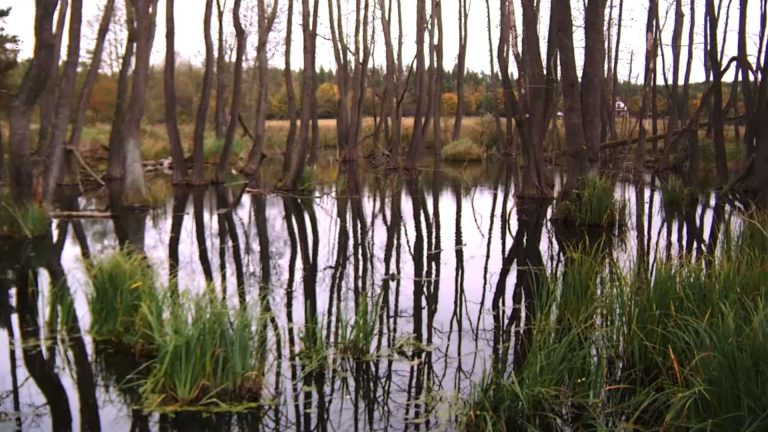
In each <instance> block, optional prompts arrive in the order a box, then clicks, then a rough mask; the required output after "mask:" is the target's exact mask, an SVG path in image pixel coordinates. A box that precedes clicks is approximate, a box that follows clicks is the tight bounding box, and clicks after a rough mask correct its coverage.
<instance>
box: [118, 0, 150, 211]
mask: <svg viewBox="0 0 768 432" xmlns="http://www.w3.org/2000/svg"><path fill="white" fill-rule="evenodd" d="M133 5H134V12H135V15H136V34H137V37H136V65H135V67H134V71H133V84H132V86H131V99H130V102H129V103H128V111H127V116H126V121H125V135H124V146H125V150H124V151H125V177H123V202H124V203H125V204H126V205H133V204H142V203H144V201H145V200H146V196H147V188H146V184H145V182H144V167H143V166H142V162H141V119H142V118H143V117H144V101H145V99H146V93H147V86H148V85H149V59H150V55H151V54H152V43H153V41H154V37H155V21H156V18H157V0H133Z"/></svg>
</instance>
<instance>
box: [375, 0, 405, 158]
mask: <svg viewBox="0 0 768 432" xmlns="http://www.w3.org/2000/svg"><path fill="white" fill-rule="evenodd" d="M384 1H385V0H378V2H379V9H381V27H382V31H383V33H384V48H385V53H386V59H387V67H386V75H385V77H384V95H383V97H382V104H383V109H382V122H383V123H384V135H385V140H386V141H387V143H388V147H387V150H388V152H389V166H390V167H391V168H396V167H399V166H400V146H401V142H400V141H401V136H402V120H403V110H402V104H401V101H402V97H401V95H402V94H403V54H402V51H403V19H402V16H401V14H402V9H401V1H400V0H397V2H396V5H397V22H398V36H397V51H395V45H394V42H393V37H392V19H393V18H392V13H393V10H392V2H390V3H389V7H387V6H386V5H385V4H384ZM395 52H397V55H395Z"/></svg>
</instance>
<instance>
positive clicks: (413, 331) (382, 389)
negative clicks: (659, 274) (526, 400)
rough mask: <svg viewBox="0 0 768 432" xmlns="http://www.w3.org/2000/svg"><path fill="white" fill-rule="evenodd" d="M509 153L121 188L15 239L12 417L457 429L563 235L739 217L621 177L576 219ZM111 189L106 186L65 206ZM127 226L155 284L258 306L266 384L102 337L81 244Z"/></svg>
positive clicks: (502, 360)
mask: <svg viewBox="0 0 768 432" xmlns="http://www.w3.org/2000/svg"><path fill="white" fill-rule="evenodd" d="M508 171H509V170H507V169H506V168H505V167H503V166H489V167H487V169H486V167H483V169H482V170H479V171H478V170H477V169H476V168H471V167H470V168H469V169H465V168H462V169H450V168H445V169H443V170H439V171H423V172H421V174H420V176H419V177H418V179H416V180H406V179H401V178H397V176H395V175H394V174H393V175H391V176H389V175H386V176H381V175H375V176H363V175H360V176H350V175H340V176H339V179H338V180H337V182H336V184H335V185H328V186H317V187H316V188H315V189H314V190H312V191H311V194H310V195H309V196H304V197H295V196H288V195H279V194H269V195H259V194H247V193H245V194H243V193H241V189H242V187H234V188H224V187H222V188H218V189H216V188H198V189H188V190H175V191H174V192H173V196H172V197H170V199H169V200H168V201H167V203H166V204H164V205H161V206H159V207H157V208H154V209H152V210H149V211H148V212H144V213H141V212H139V213H137V212H121V211H120V210H121V209H120V208H119V206H112V207H111V211H112V212H113V213H115V215H116V217H115V218H113V219H101V218H90V219H72V220H70V219H59V220H56V221H54V224H53V229H52V234H51V235H50V236H49V237H48V238H42V239H36V240H32V241H6V240H3V241H2V243H3V244H2V246H0V272H1V273H0V283H1V284H2V285H1V286H0V318H2V323H0V326H1V328H2V331H0V352H1V353H3V354H2V356H0V371H2V373H0V430H17V429H22V430H50V429H52V428H62V427H63V428H66V427H70V426H69V425H71V428H72V429H74V430H97V429H98V428H99V427H100V428H101V429H104V430H114V431H129V430H261V429H266V430H289V429H290V430H388V429H391V430H404V429H409V430H419V429H421V430H424V429H436V430H446V429H448V430H450V429H455V428H456V427H457V425H458V424H459V422H460V421H461V416H462V415H463V412H464V410H465V401H466V399H467V398H468V397H469V395H470V392H471V390H472V388H473V386H476V385H477V383H478V382H480V381H481V380H482V378H483V376H484V374H487V373H489V371H491V370H494V369H496V370H498V369H499V368H501V369H504V368H507V367H509V368H511V367H512V365H513V364H514V363H515V362H519V361H522V360H521V359H523V358H524V356H525V354H526V353H525V349H524V346H525V345H526V344H525V343H524V340H525V338H526V337H528V327H526V322H530V321H531V320H530V317H528V314H529V313H531V310H530V308H531V304H532V301H531V297H532V291H533V290H535V289H536V284H537V281H538V280H539V279H540V278H541V274H557V273H558V272H561V271H562V268H563V266H564V260H565V257H564V253H563V250H565V249H566V248H568V247H571V246H570V245H573V244H577V243H585V242H590V243H593V244H597V243H599V244H600V245H601V247H602V248H606V250H608V251H609V254H610V256H611V257H613V259H614V260H615V261H616V262H618V263H619V264H618V265H619V267H626V266H629V265H630V263H634V262H638V260H640V261H642V262H645V263H646V265H648V266H649V267H652V266H653V265H654V263H655V262H656V260H657V259H660V258H663V257H674V256H677V255H680V254H683V253H684V252H686V251H687V252H688V253H690V254H693V255H695V254H704V253H707V249H710V250H709V252H710V253H711V252H712V249H714V248H715V247H716V245H717V243H718V241H717V240H718V238H719V237H720V236H721V232H722V231H727V230H728V229H730V228H731V225H738V223H737V222H732V221H731V219H732V213H731V210H728V208H727V207H725V206H723V205H721V204H720V203H716V200H715V197H714V194H713V195H711V196H710V195H702V196H700V199H699V201H700V202H699V204H697V205H693V206H690V205H689V206H687V207H686V209H684V211H682V212H680V213H679V214H677V215H676V216H674V217H667V215H670V214H671V213H672V212H671V211H670V210H667V211H666V212H665V211H664V208H663V207H664V206H663V205H662V199H661V196H660V192H659V190H657V189H655V188H651V187H648V186H647V185H646V186H641V187H635V186H633V185H631V184H626V183H618V184H617V185H616V186H615V198H616V200H617V202H618V203H619V207H620V208H623V210H621V211H620V212H619V213H620V217H619V223H618V224H617V226H615V227H613V228H612V229H611V230H610V232H607V233H606V232H602V233H598V234H597V235H594V236H593V235H590V234H586V233H580V234H579V233H573V232H571V231H569V230H566V229H565V228H563V227H559V226H558V224H556V223H553V222H552V221H551V220H550V218H551V216H552V203H551V202H531V201H517V200H516V199H515V198H514V186H513V184H512V180H511V178H509V176H508V175H507V172H508ZM478 172H482V174H479V175H478V174H477V173H478ZM473 173H475V174H473ZM469 177H471V179H469V180H468V178H469ZM109 201H110V200H109V193H108V191H106V190H100V191H95V192H91V193H87V194H85V195H84V196H79V197H77V196H75V197H72V196H70V197H65V198H63V199H62V200H61V201H60V203H59V207H60V208H61V210H68V211H72V210H78V211H97V210H103V209H105V208H107V207H108V205H109ZM638 203H640V205H639V206H638ZM734 220H735V218H734ZM705 239H706V240H705ZM120 245H130V247H132V248H134V249H135V250H140V251H142V252H143V253H144V254H145V255H146V259H147V261H148V263H149V265H150V266H151V268H152V270H153V273H154V278H155V281H156V284H157V285H158V287H159V288H158V289H159V290H167V289H168V286H169V285H174V286H176V285H177V286H178V291H179V293H182V294H181V295H182V296H184V295H186V294H184V293H199V294H203V293H208V294H207V295H210V296H212V297H214V298H215V299H217V301H220V302H222V303H223V304H225V305H226V307H227V310H229V311H231V313H232V315H234V314H236V313H237V311H238V310H245V311H247V313H248V314H249V316H250V317H252V321H253V327H254V329H253V332H254V338H256V339H257V340H258V341H259V343H260V344H261V345H262V346H261V350H262V352H263V353H264V354H263V355H264V361H263V368H262V376H261V377H259V382H260V384H259V389H258V394H259V397H258V401H257V403H256V404H251V405H248V406H243V405H238V404H229V403H227V402H225V401H216V400H212V401H207V404H206V406H205V409H204V410H202V411H201V408H200V407H194V406H191V407H186V408H192V409H191V410H189V409H186V410H181V409H180V408H181V407H180V406H179V405H178V404H174V403H168V401H163V400H162V396H161V397H160V398H154V399H152V400H150V398H148V397H146V395H145V394H144V393H142V389H141V385H142V384H141V379H142V377H146V376H147V374H148V373H149V372H148V370H149V369H150V368H151V367H152V365H151V364H143V362H142V361H141V360H139V359H137V356H136V355H135V354H134V353H130V352H121V351H119V350H102V349H97V345H98V343H97V342H95V341H94V340H93V338H92V337H91V333H90V329H91V328H92V327H93V326H94V325H95V324H98V323H94V322H93V318H92V316H91V313H90V307H89V295H90V291H91V289H92V286H91V283H90V281H89V276H88V271H87V264H86V263H87V261H88V259H89V258H90V259H93V260H95V261H99V260H102V259H104V257H107V256H109V255H110V254H113V253H114V252H115V251H116V250H117V249H118V248H119V246H120ZM171 274H177V275H178V277H177V281H176V284H170V282H169V281H170V279H171V278H170V276H169V275H171ZM24 283H26V284H27V286H31V287H33V289H30V290H28V291H27V292H23V291H19V290H18V289H17V285H21V284H24ZM62 305H67V306H68V307H63V306H62ZM70 306H71V307H70ZM309 328H311V331H309V330H308V329H309ZM309 333H312V334H314V340H313V341H312V343H311V344H310V343H308V336H307V335H308V334H309ZM80 335H82V336H80ZM310 345H311V346H310ZM507 365H509V366H507ZM195 408H197V409H195Z"/></svg>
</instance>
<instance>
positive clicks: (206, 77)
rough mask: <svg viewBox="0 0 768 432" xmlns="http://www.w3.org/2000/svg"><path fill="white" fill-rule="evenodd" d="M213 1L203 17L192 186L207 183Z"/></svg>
mask: <svg viewBox="0 0 768 432" xmlns="http://www.w3.org/2000/svg"><path fill="white" fill-rule="evenodd" d="M212 14H213V0H206V1H205V14H204V15H203V36H204V38H205V72H204V73H203V85H202V88H201V90H200V102H199V103H198V105H197V115H196V116H195V132H194V136H193V148H192V184H195V185H201V184H203V183H205V179H204V178H203V162H204V160H203V158H204V155H203V145H204V144H205V125H206V123H207V122H208V108H209V105H210V103H211V87H212V86H213V38H212V37H211V15H212Z"/></svg>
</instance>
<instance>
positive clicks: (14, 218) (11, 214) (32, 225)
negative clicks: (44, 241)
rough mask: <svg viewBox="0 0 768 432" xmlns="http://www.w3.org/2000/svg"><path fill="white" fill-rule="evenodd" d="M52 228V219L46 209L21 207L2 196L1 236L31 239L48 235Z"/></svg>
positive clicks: (28, 206)
mask: <svg viewBox="0 0 768 432" xmlns="http://www.w3.org/2000/svg"><path fill="white" fill-rule="evenodd" d="M50 227H51V218H50V216H49V214H48V211H47V210H46V209H45V208H44V207H42V206H39V205H36V204H27V205H22V206H19V205H16V204H14V203H13V202H12V200H11V199H10V198H9V197H6V196H0V236H3V237H16V238H28V239H29V238H34V237H39V236H41V235H44V234H46V233H47V232H48V231H49V230H50Z"/></svg>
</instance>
